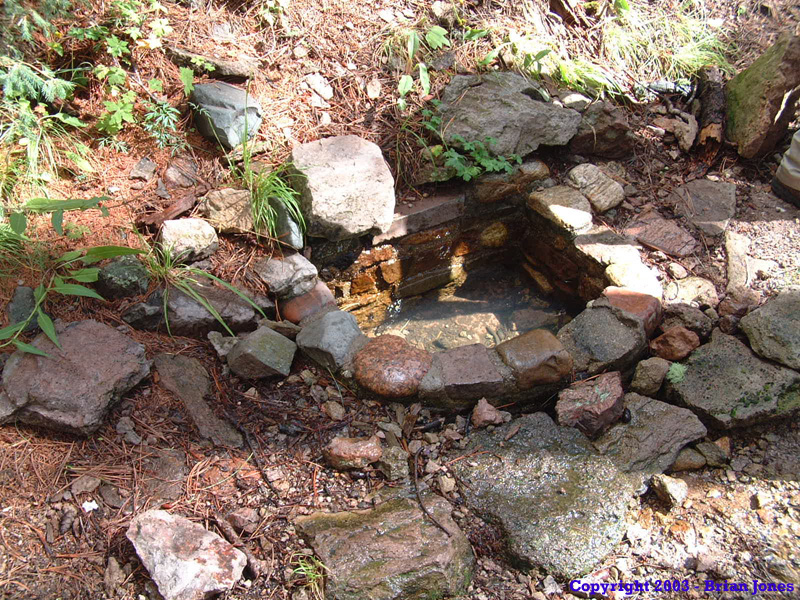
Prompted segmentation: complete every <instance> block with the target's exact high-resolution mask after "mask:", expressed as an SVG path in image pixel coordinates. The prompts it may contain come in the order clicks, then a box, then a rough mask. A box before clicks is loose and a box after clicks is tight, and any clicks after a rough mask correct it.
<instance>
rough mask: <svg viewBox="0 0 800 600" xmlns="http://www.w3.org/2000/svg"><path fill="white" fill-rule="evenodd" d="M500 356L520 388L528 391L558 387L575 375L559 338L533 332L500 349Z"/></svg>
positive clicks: (547, 333) (511, 341)
mask: <svg viewBox="0 0 800 600" xmlns="http://www.w3.org/2000/svg"><path fill="white" fill-rule="evenodd" d="M496 350H497V353H498V354H499V355H500V358H502V359H503V362H504V363H506V364H507V365H508V366H509V367H511V370H512V371H513V372H514V377H515V378H516V380H517V385H518V386H519V387H520V389H523V390H527V389H530V388H532V387H533V386H535V385H541V384H545V383H556V382H557V381H560V380H562V379H564V377H566V376H567V375H569V373H570V371H572V357H571V356H570V354H569V352H567V351H566V350H565V349H564V346H563V345H562V344H561V342H559V341H558V339H557V338H556V336H554V335H553V334H552V333H550V332H549V331H547V330H546V329H534V330H532V331H528V332H527V333H523V334H522V335H520V336H518V337H515V338H512V339H510V340H507V341H505V342H503V343H502V344H500V345H499V346H497V348H496Z"/></svg>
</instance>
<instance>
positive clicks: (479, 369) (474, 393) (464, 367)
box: [436, 344, 503, 400]
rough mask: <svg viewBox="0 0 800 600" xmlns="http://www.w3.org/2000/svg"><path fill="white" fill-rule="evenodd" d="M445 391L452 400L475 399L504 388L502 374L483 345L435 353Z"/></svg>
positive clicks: (496, 393)
mask: <svg viewBox="0 0 800 600" xmlns="http://www.w3.org/2000/svg"><path fill="white" fill-rule="evenodd" d="M436 358H437V360H438V362H439V366H440V369H441V376H442V383H443V385H444V391H445V394H447V397H448V398H450V399H451V400H477V399H478V398H480V397H481V396H488V397H492V396H497V395H499V394H500V393H501V392H502V391H503V376H502V375H501V374H500V371H499V370H498V368H497V366H496V365H495V364H494V363H493V362H492V360H491V358H489V350H488V349H487V348H486V346H484V345H482V344H471V345H469V346H461V347H459V348H451V349H450V350H445V351H444V352H437V353H436Z"/></svg>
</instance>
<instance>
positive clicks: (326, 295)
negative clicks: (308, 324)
mask: <svg viewBox="0 0 800 600" xmlns="http://www.w3.org/2000/svg"><path fill="white" fill-rule="evenodd" d="M330 306H336V300H334V298H333V294H332V293H331V291H330V290H329V289H328V286H327V285H325V284H324V283H323V282H321V281H320V282H318V283H317V285H316V286H314V289H312V290H311V291H310V292H307V293H305V294H303V295H302V296H296V297H295V298H292V299H291V300H288V301H286V302H282V303H281V304H280V305H279V308H280V314H281V317H282V318H283V319H286V320H287V321H291V322H292V323H299V322H300V321H302V320H303V319H305V318H308V317H310V316H312V315H314V314H316V313H318V312H319V311H320V310H322V309H323V308H325V307H330Z"/></svg>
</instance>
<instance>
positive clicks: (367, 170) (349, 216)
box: [292, 135, 395, 241]
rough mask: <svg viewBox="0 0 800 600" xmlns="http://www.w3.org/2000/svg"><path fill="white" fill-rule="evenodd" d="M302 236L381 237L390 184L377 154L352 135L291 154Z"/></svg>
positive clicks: (390, 211) (388, 214) (391, 200)
mask: <svg viewBox="0 0 800 600" xmlns="http://www.w3.org/2000/svg"><path fill="white" fill-rule="evenodd" d="M292 161H293V164H294V167H295V169H297V171H298V172H299V173H300V174H301V175H302V176H301V177H296V178H293V182H294V183H293V184H294V185H296V189H297V191H298V192H300V201H301V204H302V208H303V215H304V216H305V218H306V221H307V224H308V235H310V236H314V237H324V238H327V239H329V240H332V241H338V240H344V239H349V238H354V237H358V236H360V235H362V234H364V233H383V232H385V231H387V230H388V229H389V226H390V225H391V224H392V218H393V217H394V205H395V196H394V179H393V178H392V174H391V172H390V171H389V167H388V166H387V164H386V161H385V160H384V158H383V155H382V154H381V149H380V148H379V147H378V146H377V145H375V144H373V143H372V142H368V141H366V140H363V139H361V138H359V137H357V136H354V135H347V136H338V137H331V138H327V139H324V140H318V141H315V142H309V143H306V144H300V145H298V146H296V147H295V148H294V149H293V150H292Z"/></svg>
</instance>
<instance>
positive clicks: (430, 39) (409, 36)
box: [385, 25, 451, 110]
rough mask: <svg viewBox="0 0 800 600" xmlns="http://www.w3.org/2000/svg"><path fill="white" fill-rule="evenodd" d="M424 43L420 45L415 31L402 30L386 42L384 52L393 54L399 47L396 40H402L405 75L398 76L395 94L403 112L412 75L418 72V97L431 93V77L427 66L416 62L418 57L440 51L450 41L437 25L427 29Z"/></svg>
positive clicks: (409, 90)
mask: <svg viewBox="0 0 800 600" xmlns="http://www.w3.org/2000/svg"><path fill="white" fill-rule="evenodd" d="M424 37H425V43H424V44H423V43H422V38H421V36H420V33H419V32H418V31H417V30H416V29H404V30H401V31H400V32H399V33H395V35H393V36H392V37H391V38H390V39H389V40H388V41H387V44H386V45H385V47H386V48H387V50H386V52H387V53H389V54H395V53H397V52H398V50H397V48H396V46H398V45H400V44H399V43H398V40H404V44H402V45H403V46H404V51H403V53H404V54H405V57H404V58H405V73H404V74H403V75H401V76H400V79H399V80H398V82H397V93H398V95H399V98H398V100H397V105H398V106H399V107H400V109H401V110H405V109H406V108H407V106H408V102H407V100H406V96H407V95H408V94H409V92H411V91H412V90H413V89H414V77H413V74H414V73H415V72H418V82H419V90H420V95H422V96H427V95H428V94H430V92H431V77H430V72H429V71H428V66H427V65H426V64H425V62H423V61H421V60H418V55H419V54H423V58H424V55H427V54H429V53H430V52H431V51H436V50H440V49H441V48H443V47H445V46H448V47H449V46H450V45H451V42H450V39H449V38H448V37H447V30H446V29H444V28H443V27H439V26H438V25H434V26H433V27H431V28H430V29H428V31H427V33H426V34H425V36H424Z"/></svg>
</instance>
